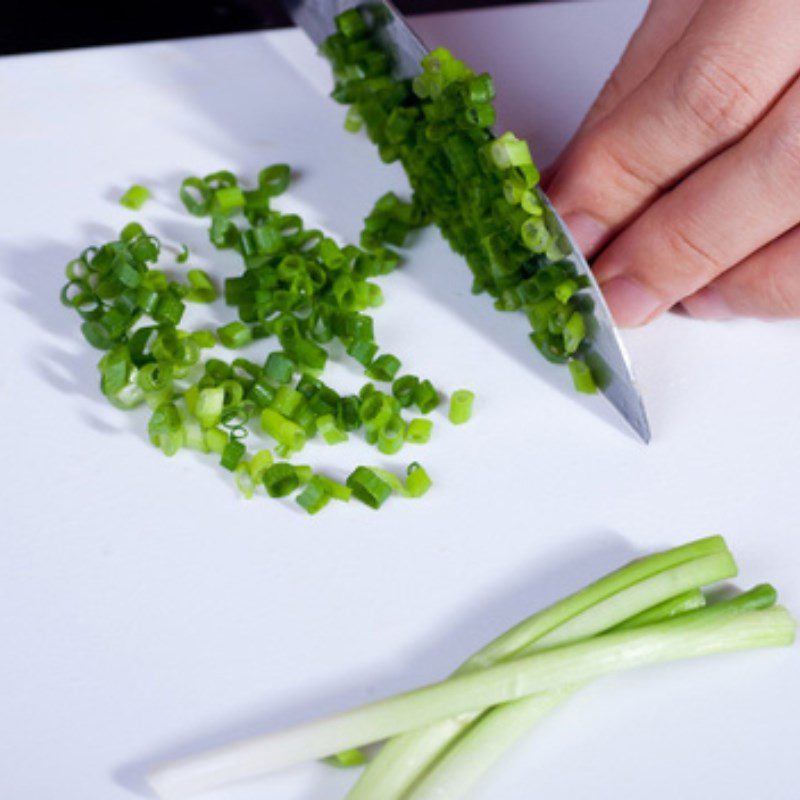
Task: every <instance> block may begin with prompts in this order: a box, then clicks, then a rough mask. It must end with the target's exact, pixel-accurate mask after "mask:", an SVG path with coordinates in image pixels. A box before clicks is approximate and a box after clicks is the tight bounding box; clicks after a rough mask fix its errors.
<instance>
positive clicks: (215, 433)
mask: <svg viewBox="0 0 800 800" xmlns="http://www.w3.org/2000/svg"><path fill="white" fill-rule="evenodd" d="M204 436H205V440H206V447H208V449H209V451H210V452H212V453H216V454H217V455H219V456H221V455H222V453H223V451H224V450H225V447H226V446H227V444H228V434H227V433H226V432H225V431H223V430H222V429H221V428H208V429H207V430H206V432H205V434H204Z"/></svg>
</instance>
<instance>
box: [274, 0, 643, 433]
mask: <svg viewBox="0 0 800 800" xmlns="http://www.w3.org/2000/svg"><path fill="white" fill-rule="evenodd" d="M285 5H286V8H287V10H288V12H289V15H290V16H291V17H292V19H293V20H294V22H295V23H296V24H297V25H298V26H299V27H301V28H302V29H303V30H304V31H305V32H306V34H307V35H308V36H309V37H310V38H311V40H312V41H313V42H314V43H315V44H317V45H319V44H321V42H322V41H323V40H324V39H325V38H326V37H327V36H328V35H330V34H331V33H332V32H334V31H335V30H336V23H335V16H336V14H338V13H341V12H342V11H346V10H348V9H350V8H355V7H358V6H364V5H368V3H364V2H359V0H285ZM377 5H380V6H381V7H382V8H384V9H385V10H388V12H389V15H390V18H391V20H390V22H389V24H388V25H385V26H384V27H383V28H382V29H381V31H380V32H379V34H378V35H379V37H380V38H381V40H382V41H384V42H385V43H386V44H387V46H388V47H389V48H390V49H391V51H392V52H393V54H394V56H395V62H396V68H397V67H399V68H400V69H401V74H402V77H411V76H412V75H414V74H416V73H417V72H418V71H419V62H420V60H421V59H422V57H423V56H425V55H426V54H427V53H428V52H429V50H428V48H427V47H426V45H425V43H424V42H423V41H422V39H421V38H420V37H419V36H418V35H417V34H416V32H415V31H414V29H413V28H412V27H411V26H410V25H409V24H408V23H407V22H406V20H405V17H404V16H403V14H402V13H401V12H400V11H399V10H398V9H397V8H396V7H395V6H394V4H393V3H392V2H390V0H379V2H378V3H377ZM323 6H324V9H325V10H324V12H323ZM312 9H313V10H314V11H316V12H318V13H316V14H312V13H311V11H312ZM304 10H305V11H306V12H307V13H304ZM393 34H395V35H393ZM398 37H400V38H402V41H398ZM412 50H413V51H414V52H411V51H412ZM538 193H539V196H540V197H541V198H542V201H543V202H544V204H545V205H546V207H547V209H548V211H549V212H550V213H551V214H552V217H553V219H554V220H555V222H556V224H557V225H558V227H559V229H560V233H561V235H562V236H563V237H564V238H565V239H566V241H567V242H569V245H570V248H571V253H569V254H568V256H567V257H568V258H569V259H570V261H571V262H572V263H573V265H574V266H575V268H576V269H577V271H578V272H579V273H580V274H581V275H584V276H585V277H586V278H587V280H588V281H589V286H588V287H587V289H588V291H589V294H590V296H591V297H592V300H593V302H594V306H595V308H594V312H593V313H594V317H595V320H596V322H597V326H598V331H597V332H596V335H595V336H594V338H593V340H592V343H591V346H590V350H593V351H595V352H596V353H597V355H598V356H599V358H600V359H602V361H603V362H604V364H605V365H606V366H607V368H608V370H609V371H610V372H611V373H612V375H613V377H612V378H611V379H610V380H608V381H607V382H605V384H604V385H601V387H600V391H601V393H602V394H603V395H604V397H605V398H606V399H607V400H608V402H610V403H611V405H613V406H614V408H615V409H616V410H617V411H618V412H619V413H620V415H621V416H622V417H623V418H624V419H625V420H626V422H627V423H628V424H629V425H630V426H631V427H632V428H633V430H634V431H635V432H636V434H637V435H638V436H639V438H640V439H641V440H642V441H643V442H644V443H645V444H647V443H649V442H650V439H651V431H650V423H649V421H648V418H647V411H646V409H645V406H644V401H643V399H642V396H641V392H640V391H639V388H638V385H637V381H636V377H635V375H634V372H633V367H632V364H631V360H630V356H629V354H628V351H627V349H626V347H625V344H624V342H623V341H622V338H621V336H620V333H619V330H618V329H617V327H616V325H615V324H614V320H613V318H612V316H611V312H610V311H609V309H608V306H607V304H606V301H605V298H604V297H603V293H602V291H601V290H600V287H599V286H598V284H597V281H596V280H595V277H594V274H593V273H592V270H591V268H590V267H589V264H588V262H587V261H586V258H585V257H584V255H583V253H582V252H581V250H580V248H579V247H578V245H577V243H576V242H575V240H574V238H573V236H572V234H571V233H570V230H569V228H568V227H567V226H566V225H565V224H564V221H563V220H562V219H561V217H560V216H559V214H558V212H557V211H556V210H555V208H554V207H553V205H552V203H551V202H550V200H549V198H548V197H547V194H546V193H545V192H544V190H543V189H541V187H540V188H539V189H538ZM597 334H599V335H597ZM609 362H610V363H609Z"/></svg>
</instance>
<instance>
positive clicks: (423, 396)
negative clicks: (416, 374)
mask: <svg viewBox="0 0 800 800" xmlns="http://www.w3.org/2000/svg"><path fill="white" fill-rule="evenodd" d="M414 403H416V406H417V408H418V409H419V410H420V411H421V412H422V413H423V414H430V412H431V411H433V410H434V409H435V408H436V407H437V406H438V405H439V393H438V392H437V391H436V389H434V388H433V384H432V383H431V382H430V381H429V380H424V381H420V383H419V386H417V388H416V389H415V390H414Z"/></svg>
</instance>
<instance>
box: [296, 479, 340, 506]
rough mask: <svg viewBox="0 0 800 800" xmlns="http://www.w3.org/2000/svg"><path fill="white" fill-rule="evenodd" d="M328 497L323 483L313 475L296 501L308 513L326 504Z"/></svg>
mask: <svg viewBox="0 0 800 800" xmlns="http://www.w3.org/2000/svg"><path fill="white" fill-rule="evenodd" d="M330 499H331V497H330V495H329V494H328V492H327V489H326V488H325V484H324V483H323V482H322V481H320V480H318V479H317V476H314V477H313V478H311V480H310V481H309V482H308V483H307V484H306V487H305V488H304V489H303V491H302V492H300V494H299V495H298V496H297V498H296V502H297V504H298V505H299V506H300V507H301V508H303V509H305V510H306V511H307V512H308V513H309V514H316V513H317V512H319V511H321V510H322V509H323V508H324V507H325V506H326V505H328V501H329V500H330Z"/></svg>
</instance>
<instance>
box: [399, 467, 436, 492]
mask: <svg viewBox="0 0 800 800" xmlns="http://www.w3.org/2000/svg"><path fill="white" fill-rule="evenodd" d="M432 485H433V481H431V479H430V476H429V475H428V473H427V472H426V471H425V468H424V467H423V466H422V465H421V464H418V463H417V462H416V461H414V462H413V463H412V464H410V465H409V467H408V476H407V477H406V492H408V496H409V497H422V495H424V494H425V493H426V492H427V491H428V489H430V488H431V486H432Z"/></svg>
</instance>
